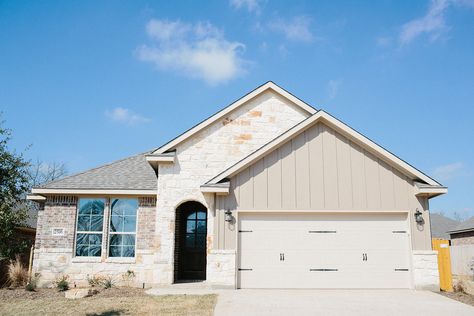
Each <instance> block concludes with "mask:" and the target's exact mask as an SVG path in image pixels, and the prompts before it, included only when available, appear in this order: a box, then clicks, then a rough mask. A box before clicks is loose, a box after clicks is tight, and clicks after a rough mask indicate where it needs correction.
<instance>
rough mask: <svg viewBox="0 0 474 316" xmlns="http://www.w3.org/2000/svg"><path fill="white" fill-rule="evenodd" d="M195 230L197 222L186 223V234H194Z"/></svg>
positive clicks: (189, 221)
mask: <svg viewBox="0 0 474 316" xmlns="http://www.w3.org/2000/svg"><path fill="white" fill-rule="evenodd" d="M195 230H196V222H195V221H193V220H188V221H187V222H186V232H187V233H194V231H195Z"/></svg>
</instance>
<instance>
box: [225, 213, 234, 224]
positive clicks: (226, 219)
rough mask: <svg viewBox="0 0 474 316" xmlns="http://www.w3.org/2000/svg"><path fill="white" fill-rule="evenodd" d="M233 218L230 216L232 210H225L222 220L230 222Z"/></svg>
mask: <svg viewBox="0 0 474 316" xmlns="http://www.w3.org/2000/svg"><path fill="white" fill-rule="evenodd" d="M233 219H234V217H233V216H232V211H231V210H226V211H225V217H224V220H225V221H226V222H228V223H230V222H232V220H233Z"/></svg>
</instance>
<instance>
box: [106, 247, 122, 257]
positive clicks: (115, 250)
mask: <svg viewBox="0 0 474 316" xmlns="http://www.w3.org/2000/svg"><path fill="white" fill-rule="evenodd" d="M121 250H122V247H120V246H110V247H109V257H120V256H121Z"/></svg>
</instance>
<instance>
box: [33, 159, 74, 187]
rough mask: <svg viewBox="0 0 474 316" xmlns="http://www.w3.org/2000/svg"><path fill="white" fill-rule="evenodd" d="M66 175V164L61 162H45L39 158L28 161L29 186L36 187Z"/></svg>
mask: <svg viewBox="0 0 474 316" xmlns="http://www.w3.org/2000/svg"><path fill="white" fill-rule="evenodd" d="M65 175H67V169H66V165H65V164H64V163H62V162H52V163H45V162H43V161H41V160H39V159H37V160H36V162H35V163H30V168H29V171H28V178H29V183H30V187H36V186H39V185H42V184H45V183H48V182H51V181H54V180H57V179H59V178H62V177H64V176H65Z"/></svg>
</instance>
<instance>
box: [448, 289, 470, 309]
mask: <svg viewBox="0 0 474 316" xmlns="http://www.w3.org/2000/svg"><path fill="white" fill-rule="evenodd" d="M440 294H441V295H444V296H446V297H449V298H451V299H453V300H456V301H459V302H462V303H464V304H468V305H471V306H474V295H469V294H466V293H463V292H440Z"/></svg>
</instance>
